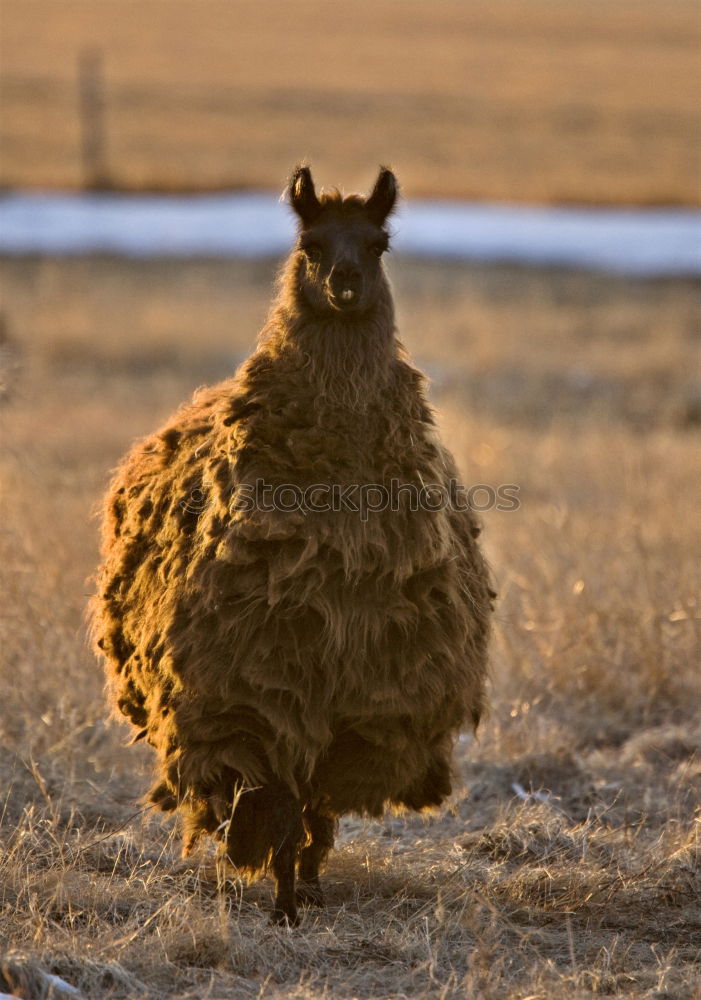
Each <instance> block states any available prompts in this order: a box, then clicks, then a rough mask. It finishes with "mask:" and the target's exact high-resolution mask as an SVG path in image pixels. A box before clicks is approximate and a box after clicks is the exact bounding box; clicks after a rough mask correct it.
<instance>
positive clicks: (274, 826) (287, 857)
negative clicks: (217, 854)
mask: <svg viewBox="0 0 701 1000" xmlns="http://www.w3.org/2000/svg"><path fill="white" fill-rule="evenodd" d="M303 840H304V824H303V822H302V810H301V808H300V805H299V801H298V800H297V799H296V798H295V797H294V795H293V794H292V792H291V791H290V790H289V788H288V787H287V786H286V785H284V784H282V782H274V783H271V784H269V785H263V786H262V787H261V788H251V789H249V790H247V791H244V792H243V793H242V795H241V797H240V798H239V800H238V802H237V803H236V807H235V809H234V812H233V815H232V817H231V824H230V826H229V831H228V835H227V843H226V848H227V854H228V856H229V858H230V859H231V861H232V862H233V863H234V864H235V865H236V866H237V867H239V868H242V869H244V870H248V871H249V872H250V873H251V874H254V873H255V872H257V871H262V870H264V868H265V866H266V863H267V861H268V858H271V868H272V871H273V875H274V876H275V881H276V895H275V910H274V912H273V920H274V921H275V922H276V923H284V922H287V923H290V924H295V923H296V922H297V907H296V905H295V861H296V859H297V851H298V849H299V845H300V843H301V842H302V841H303Z"/></svg>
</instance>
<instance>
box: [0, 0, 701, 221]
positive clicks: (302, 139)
mask: <svg viewBox="0 0 701 1000" xmlns="http://www.w3.org/2000/svg"><path fill="white" fill-rule="evenodd" d="M2 22H3V23H2V32H1V33H0V46H1V49H0V55H1V59H0V86H1V87H2V93H3V114H2V122H1V123H0V142H1V144H2V150H3V156H2V166H1V167H0V183H2V184H3V185H34V186H50V187H56V186H64V187H66V186H67V187H75V186H76V185H80V184H81V183H82V181H83V176H82V169H81V163H80V142H81V133H80V121H79V115H78V103H79V102H78V84H77V65H78V59H79V55H80V53H81V52H84V51H86V50H88V49H93V50H97V51H99V52H101V53H102V55H103V59H104V75H105V81H106V89H105V101H106V116H105V133H106V144H105V170H106V173H107V179H108V180H111V181H112V183H113V184H115V185H117V186H122V187H131V188H135V189H143V188H155V189H162V190H170V189H182V188H186V189H189V190H200V189H202V188H203V187H211V188H220V187H227V186H239V185H247V186H255V187H257V186H264V187H271V188H280V187H281V186H282V180H281V179H282V178H284V177H285V176H286V175H287V173H288V172H289V170H290V169H291V166H292V164H294V163H296V162H297V161H298V160H299V159H300V158H301V157H302V156H308V157H309V158H310V159H311V161H312V163H313V164H314V166H315V168H316V169H317V172H318V177H319V179H320V181H321V182H322V183H338V182H341V183H343V184H345V185H347V186H348V188H349V189H353V188H356V187H357V188H363V187H366V186H367V185H368V184H369V183H370V181H371V179H372V177H373V176H374V171H375V169H376V165H377V164H378V163H380V162H391V163H392V164H393V166H394V167H395V168H396V169H397V170H398V172H399V176H400V178H401V181H402V183H403V185H404V186H405V190H406V191H407V192H409V193H411V194H412V195H420V194H423V195H433V196H435V195H440V196H442V197H446V196H458V197H469V198H478V199H484V198H492V199H504V200H511V201H536V202H539V201H556V202H557V201H562V202H572V201H574V202H586V203H597V202H609V203H626V204H631V203H632V204H673V203H679V204H695V205H698V204H699V203H700V202H701V187H700V186H699V169H700V166H701V159H700V153H701V146H700V144H699V142H698V138H697V137H698V131H699V125H700V124H701V119H700V117H699V108H698V92H699V88H700V87H701V64H700V63H699V57H698V52H699V44H700V43H701V18H699V13H698V5H697V4H696V3H695V2H694V0H669V2H667V3H664V4H660V3H653V0H616V3H611V2H609V0H587V2H586V3H578V2H576V0H560V2H552V0H527V2H524V0H471V2H470V3H465V2H463V0H433V2H432V3H431V4H426V3H425V2H423V0H401V3H400V2H398V0H354V2H353V3H352V4H329V3H324V2H323V0H296V2H295V3H284V2H281V0H270V2H268V3H266V4H264V5H263V6H259V5H257V4H245V3H231V2H229V0H173V2H171V3H169V2H166V0H99V3H94V2H93V0H60V2H57V0H4V2H3V16H2Z"/></svg>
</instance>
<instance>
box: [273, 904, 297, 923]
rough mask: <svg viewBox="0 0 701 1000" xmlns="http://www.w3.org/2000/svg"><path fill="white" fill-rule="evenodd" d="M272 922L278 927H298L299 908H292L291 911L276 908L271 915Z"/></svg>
mask: <svg viewBox="0 0 701 1000" xmlns="http://www.w3.org/2000/svg"><path fill="white" fill-rule="evenodd" d="M270 922H271V923H273V924H275V925H276V926H278V927H297V926H298V924H299V915H298V913H297V908H296V907H295V908H294V909H292V908H290V909H289V910H281V909H279V907H277V906H276V907H275V909H274V910H273V912H272V913H271V914H270Z"/></svg>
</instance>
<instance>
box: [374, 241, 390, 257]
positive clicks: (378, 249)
mask: <svg viewBox="0 0 701 1000" xmlns="http://www.w3.org/2000/svg"><path fill="white" fill-rule="evenodd" d="M386 250H387V241H386V240H377V241H376V242H375V243H371V244H370V253H371V254H373V255H374V256H375V257H381V256H382V254H383V253H384V252H385V251H386Z"/></svg>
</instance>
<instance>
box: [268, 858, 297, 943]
mask: <svg viewBox="0 0 701 1000" xmlns="http://www.w3.org/2000/svg"><path fill="white" fill-rule="evenodd" d="M296 861H297V845H296V844H295V843H285V844H283V845H282V847H280V848H278V850H277V851H276V853H275V854H274V855H273V862H272V869H273V875H274V876H275V909H274V910H273V914H272V920H273V923H276V924H289V925H290V926H291V927H295V926H296V924H297V923H298V922H299V920H298V917H297V899H296V894H295V864H296Z"/></svg>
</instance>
